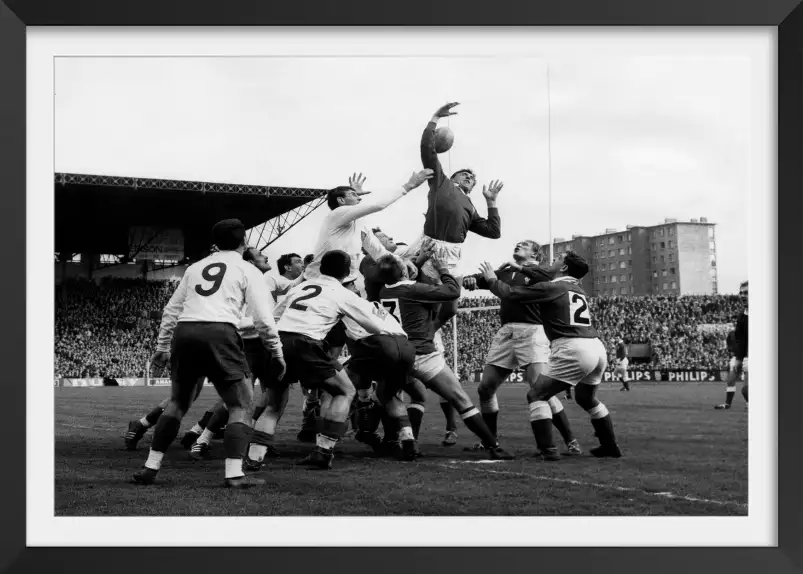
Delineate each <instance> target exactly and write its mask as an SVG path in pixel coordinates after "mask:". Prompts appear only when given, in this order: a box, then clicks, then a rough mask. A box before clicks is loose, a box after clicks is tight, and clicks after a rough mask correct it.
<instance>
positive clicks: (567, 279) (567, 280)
mask: <svg viewBox="0 0 803 574" xmlns="http://www.w3.org/2000/svg"><path fill="white" fill-rule="evenodd" d="M559 281H561V282H564V283H574V284H575V285H579V284H580V281H579V280H577V279H575V278H574V277H569V276H568V275H566V276H564V277H557V278H555V279H553V280H552V281H550V283H557V282H559Z"/></svg>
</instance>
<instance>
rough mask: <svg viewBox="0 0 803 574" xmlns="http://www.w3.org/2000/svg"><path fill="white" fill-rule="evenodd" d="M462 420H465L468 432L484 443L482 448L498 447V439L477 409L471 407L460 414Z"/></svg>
mask: <svg viewBox="0 0 803 574" xmlns="http://www.w3.org/2000/svg"><path fill="white" fill-rule="evenodd" d="M460 418H461V419H463V422H464V423H465V425H466V427H467V428H468V430H470V431H471V432H473V433H474V434H475V435H477V438H479V439H480V442H482V446H484V447H485V448H493V447H495V446H496V437H495V436H494V435H493V433H492V432H491V430H490V429H489V428H488V425H486V424H485V421H484V420H483V419H482V415H481V414H480V411H478V410H477V407H475V406H474V405H471V406H470V407H468V408H467V409H465V410H464V411H462V412H461V413H460Z"/></svg>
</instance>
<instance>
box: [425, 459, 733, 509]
mask: <svg viewBox="0 0 803 574" xmlns="http://www.w3.org/2000/svg"><path fill="white" fill-rule="evenodd" d="M491 462H494V463H495V462H503V461H501V460H500V461H497V460H494V461H491V460H481V461H480V460H477V461H466V460H450V461H449V462H448V463H447V464H440V465H438V466H441V467H443V468H451V469H454V470H456V469H459V468H460V466H458V465H469V464H470V465H475V464H477V463H491ZM464 468H465V467H464ZM469 468H471V469H472V470H474V471H475V472H484V473H486V474H507V475H511V476H524V477H527V478H531V479H534V480H545V481H548V482H561V483H565V484H573V485H576V486H590V487H593V488H600V489H607V490H616V491H618V492H632V493H634V494H640V495H641V494H646V495H647V496H657V497H659V498H671V499H674V500H686V501H688V502H703V503H706V504H717V505H719V506H737V507H739V508H747V504H745V503H743V502H732V501H725V500H710V499H708V498H697V497H694V496H681V495H679V494H675V493H673V492H649V491H646V490H642V489H639V488H630V487H627V486H614V485H612V484H599V483H596V482H584V481H582V480H574V479H571V478H558V477H555V476H543V475H539V474H529V473H526V472H515V471H512V470H491V469H490V468H477V467H474V468H472V467H469Z"/></svg>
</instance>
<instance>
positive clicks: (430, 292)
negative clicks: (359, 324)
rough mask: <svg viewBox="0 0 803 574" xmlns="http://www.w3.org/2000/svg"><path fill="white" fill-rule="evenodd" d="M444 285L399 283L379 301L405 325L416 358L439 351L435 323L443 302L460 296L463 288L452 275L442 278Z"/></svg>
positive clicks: (383, 292) (387, 289)
mask: <svg viewBox="0 0 803 574" xmlns="http://www.w3.org/2000/svg"><path fill="white" fill-rule="evenodd" d="M441 282H442V283H443V284H442V285H428V284H426V283H420V282H416V281H399V282H398V283H394V284H392V285H385V286H384V287H382V290H381V291H380V292H379V302H380V303H381V304H382V306H383V307H384V308H385V309H386V310H387V311H388V312H389V313H390V314H391V315H393V316H394V317H396V319H397V320H398V321H399V323H401V326H402V328H403V329H404V331H405V333H407V338H408V340H409V341H410V342H411V343H412V344H413V346H414V347H415V354H416V355H429V354H431V353H434V352H436V351H437V350H438V349H437V348H436V347H435V343H434V338H435V326H434V321H435V318H436V316H437V314H438V309H440V306H441V303H444V302H447V301H454V300H455V299H457V298H458V297H459V296H460V285H458V284H457V281H456V280H455V278H454V277H452V276H451V275H446V274H444V275H441Z"/></svg>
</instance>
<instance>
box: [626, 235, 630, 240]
mask: <svg viewBox="0 0 803 574" xmlns="http://www.w3.org/2000/svg"><path fill="white" fill-rule="evenodd" d="M627 240H628V241H630V234H629V233H628V234H627Z"/></svg>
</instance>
